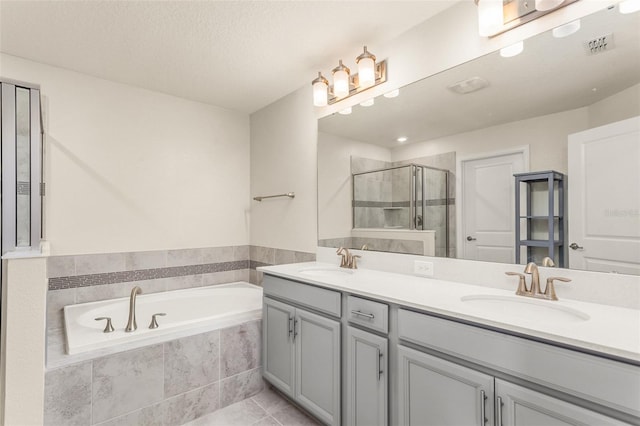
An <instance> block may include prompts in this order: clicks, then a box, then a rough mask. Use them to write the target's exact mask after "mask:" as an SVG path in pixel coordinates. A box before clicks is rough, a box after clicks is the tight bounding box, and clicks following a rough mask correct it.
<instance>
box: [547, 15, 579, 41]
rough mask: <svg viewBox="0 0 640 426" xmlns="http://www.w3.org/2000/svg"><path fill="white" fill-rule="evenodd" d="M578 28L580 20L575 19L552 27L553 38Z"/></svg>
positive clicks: (564, 35) (568, 33)
mask: <svg viewBox="0 0 640 426" xmlns="http://www.w3.org/2000/svg"><path fill="white" fill-rule="evenodd" d="M579 29H580V20H579V19H576V20H575V21H573V22H569V23H568V24H564V25H560V26H559V27H556V28H554V29H553V31H552V33H553V36H554V37H555V38H563V37H567V36H570V35H571V34H573V33H575V32H576V31H578V30H579Z"/></svg>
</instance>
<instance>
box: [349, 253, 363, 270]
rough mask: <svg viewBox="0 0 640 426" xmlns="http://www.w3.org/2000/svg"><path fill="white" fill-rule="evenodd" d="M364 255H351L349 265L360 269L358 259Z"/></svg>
mask: <svg viewBox="0 0 640 426" xmlns="http://www.w3.org/2000/svg"><path fill="white" fill-rule="evenodd" d="M361 257H362V256H360V255H359V254H354V255H352V256H351V266H349V267H350V268H351V269H358V259H359V258H361Z"/></svg>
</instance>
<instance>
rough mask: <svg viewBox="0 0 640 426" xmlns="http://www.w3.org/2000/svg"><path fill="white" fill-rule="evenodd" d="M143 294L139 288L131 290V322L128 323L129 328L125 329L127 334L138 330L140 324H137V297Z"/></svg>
mask: <svg viewBox="0 0 640 426" xmlns="http://www.w3.org/2000/svg"><path fill="white" fill-rule="evenodd" d="M141 293H142V289H141V288H140V287H138V286H135V287H134V288H133V289H131V297H129V321H127V327H126V328H125V329H124V331H126V332H127V333H128V332H131V331H135V330H136V329H137V328H138V324H137V323H136V295H138V294H141Z"/></svg>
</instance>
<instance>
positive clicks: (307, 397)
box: [262, 277, 341, 425]
mask: <svg viewBox="0 0 640 426" xmlns="http://www.w3.org/2000/svg"><path fill="white" fill-rule="evenodd" d="M281 281H285V280H281V279H279V278H275V277H265V282H264V293H265V297H264V298H263V317H262V327H263V358H262V363H263V376H264V378H265V379H266V380H267V381H269V382H270V383H271V384H273V385H274V386H275V387H276V388H278V389H279V390H281V391H282V392H283V393H284V394H285V395H287V396H288V397H290V398H291V399H292V400H293V401H295V402H296V403H298V404H300V406H301V407H304V408H305V409H307V410H308V411H309V412H310V413H311V414H313V415H314V416H316V417H317V418H318V419H320V420H321V421H322V422H323V423H325V424H328V425H340V398H341V393H340V356H341V348H340V346H341V345H340V322H339V321H337V320H335V319H332V318H330V317H328V316H324V315H320V314H317V313H314V312H311V311H310V310H307V309H304V308H302V307H300V306H299V305H305V306H307V305H309V306H310V307H311V306H312V305H313V301H314V300H316V301H317V303H318V306H319V309H318V311H319V312H323V311H325V312H326V311H327V310H328V311H331V312H334V313H335V312H336V311H333V308H334V307H336V306H337V307H338V308H339V303H338V304H337V305H335V304H334V301H335V300H334V299H335V297H336V296H337V298H338V300H340V293H337V292H332V291H329V290H324V289H320V288H316V287H312V286H308V285H305V284H302V283H295V282H284V283H283V282H281ZM290 285H292V286H294V287H295V290H294V291H287V290H290V289H292V288H294V287H289V286H290ZM270 295H272V296H276V297H280V298H284V299H290V301H291V302H292V303H287V302H288V301H289V300H286V301H280V300H275V299H273V298H272V297H270ZM316 297H317V299H316ZM337 312H339V311H337Z"/></svg>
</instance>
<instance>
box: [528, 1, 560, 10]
mask: <svg viewBox="0 0 640 426" xmlns="http://www.w3.org/2000/svg"><path fill="white" fill-rule="evenodd" d="M563 1H564V0H536V6H535V7H536V10H540V11H543V12H544V11H545V10H551V9H555V8H556V7H558V6H560V5H561V4H562V2H563Z"/></svg>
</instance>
